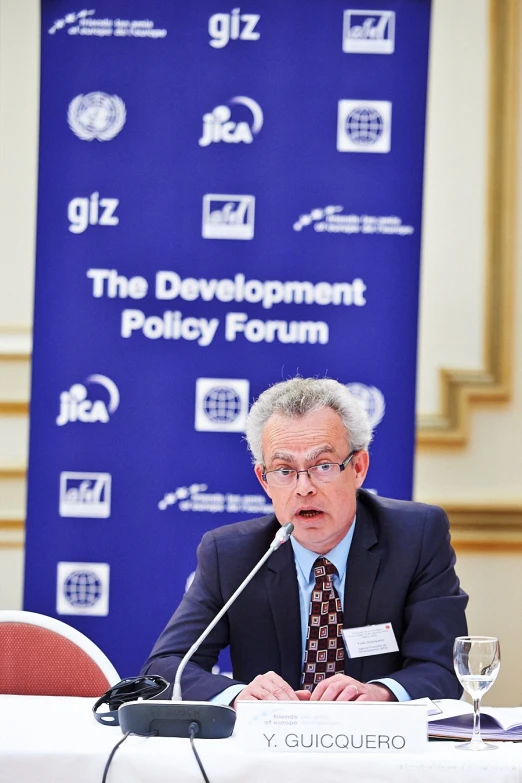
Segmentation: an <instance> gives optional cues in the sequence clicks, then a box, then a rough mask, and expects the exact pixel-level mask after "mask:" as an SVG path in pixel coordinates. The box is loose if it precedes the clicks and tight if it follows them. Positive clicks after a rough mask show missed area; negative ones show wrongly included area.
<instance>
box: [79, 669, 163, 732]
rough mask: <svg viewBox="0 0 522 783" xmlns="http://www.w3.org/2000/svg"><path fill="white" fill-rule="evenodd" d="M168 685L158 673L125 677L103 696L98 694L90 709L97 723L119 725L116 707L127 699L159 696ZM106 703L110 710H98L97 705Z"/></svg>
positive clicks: (134, 699)
mask: <svg viewBox="0 0 522 783" xmlns="http://www.w3.org/2000/svg"><path fill="white" fill-rule="evenodd" d="M168 687H169V683H168V682H167V680H166V679H165V678H164V677H160V676H159V674H149V675H146V676H144V677H127V679H125V680H120V682H117V683H116V685H113V686H112V688H109V690H108V691H105V693H104V694H103V696H100V698H99V699H98V701H97V702H96V704H95V705H94V706H93V708H92V711H93V713H94V717H95V718H96V720H97V721H98V723H105V724H106V725H107V726H119V725H120V721H119V719H118V707H121V705H122V704H125V703H126V702H128V701H137V700H138V699H151V698H152V697H153V696H159V694H160V693H163V691H164V690H166V689H167V688H168ZM102 704H107V705H108V707H109V710H110V711H106V712H98V707H101V706H102Z"/></svg>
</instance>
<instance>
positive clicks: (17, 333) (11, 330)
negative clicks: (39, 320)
mask: <svg viewBox="0 0 522 783" xmlns="http://www.w3.org/2000/svg"><path fill="white" fill-rule="evenodd" d="M32 332H33V328H32V326H31V325H30V324H0V361H3V362H20V361H24V362H29V361H30V360H31V351H30V350H27V349H26V348H24V347H23V346H19V345H17V342H16V338H17V337H18V338H25V339H23V340H22V342H23V343H28V340H29V344H30V341H31V337H32ZM28 335H29V338H28V337H27V336H28ZM2 337H6V338H7V340H2V339H1V338H2ZM13 338H14V340H15V341H14V345H11V346H9V348H6V345H9V343H10V342H11V343H12V340H13Z"/></svg>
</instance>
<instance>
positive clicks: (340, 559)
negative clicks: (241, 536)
mask: <svg viewBox="0 0 522 783" xmlns="http://www.w3.org/2000/svg"><path fill="white" fill-rule="evenodd" d="M355 524H356V519H354V521H353V524H352V526H351V527H350V530H349V531H348V533H347V534H346V535H345V537H344V538H343V539H342V541H340V542H339V543H338V544H337V546H335V547H334V548H333V549H331V550H330V552H328V553H327V554H326V555H319V554H317V553H316V552H311V551H310V550H309V549H305V547H304V546H302V545H301V544H300V543H299V542H298V541H296V540H295V538H293V537H292V538H290V543H291V544H292V548H293V550H294V560H295V567H296V571H297V583H298V587H299V610H300V615H301V650H302V655H301V660H304V653H305V648H306V633H307V630H308V615H309V613H310V600H311V597H312V590H313V587H314V585H315V576H314V570H313V567H314V563H315V561H316V560H317V558H318V557H323V556H324V557H326V558H327V559H328V560H329V561H330V563H332V564H333V565H334V566H335V567H336V569H337V574H338V575H337V574H334V577H333V583H334V587H335V589H336V590H337V593H338V595H339V598H340V599H341V606H342V607H343V611H344V586H345V583H346V565H347V561H348V555H349V553H350V547H351V545H352V539H353V534H354V531H355ZM371 682H380V683H382V684H383V685H385V686H386V687H387V688H388V689H389V690H390V691H391V692H392V693H393V695H394V696H395V697H396V699H397V701H410V699H411V696H410V694H409V693H408V691H407V690H406V689H405V688H404V687H403V686H402V685H401V684H400V683H398V682H397V681H396V680H393V679H392V678H391V677H384V678H382V679H379V680H371ZM244 687H245V686H244V685H231V686H230V688H226V689H225V690H224V691H222V692H221V693H218V694H217V695H216V696H214V698H212V699H210V701H211V702H213V703H214V704H231V702H232V701H233V700H234V699H235V698H236V696H237V695H238V693H240V692H241V691H242V690H243V688H244Z"/></svg>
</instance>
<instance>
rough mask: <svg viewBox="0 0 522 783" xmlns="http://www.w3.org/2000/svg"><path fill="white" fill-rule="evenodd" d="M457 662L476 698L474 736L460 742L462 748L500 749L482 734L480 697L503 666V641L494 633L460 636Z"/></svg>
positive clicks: (463, 681) (460, 675)
mask: <svg viewBox="0 0 522 783" xmlns="http://www.w3.org/2000/svg"><path fill="white" fill-rule="evenodd" d="M453 665H454V666H455V672H456V674H457V677H458V678H459V680H460V683H461V685H462V687H463V688H464V690H465V691H466V692H467V693H469V695H470V696H471V698H472V699H473V734H472V735H471V740H470V741H469V742H465V743H463V744H459V745H457V746H456V747H457V749H458V750H496V749H497V745H492V744H491V743H486V742H484V741H483V740H482V737H481V736H480V700H481V698H482V697H483V695H484V694H485V693H486V691H488V690H489V689H490V688H491V686H492V685H493V683H494V682H495V680H496V679H497V674H498V670H499V668H500V644H499V641H498V639H495V637H494V636H457V638H456V639H455V644H454V645H453Z"/></svg>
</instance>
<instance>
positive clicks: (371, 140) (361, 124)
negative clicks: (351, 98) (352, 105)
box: [346, 106, 384, 146]
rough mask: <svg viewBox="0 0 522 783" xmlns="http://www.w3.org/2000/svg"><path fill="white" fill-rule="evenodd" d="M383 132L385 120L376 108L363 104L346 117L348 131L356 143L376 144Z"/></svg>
mask: <svg viewBox="0 0 522 783" xmlns="http://www.w3.org/2000/svg"><path fill="white" fill-rule="evenodd" d="M383 132H384V120H383V118H382V117H381V115H380V114H379V112H378V111H376V110H375V109H372V108H367V107H362V106H361V107H358V108H356V109H354V110H353V111H352V112H350V114H349V115H348V117H347V118H346V133H347V134H348V136H349V137H350V139H351V141H353V143H354V144H361V145H366V146H370V145H371V144H375V142H376V141H378V140H379V139H380V137H381V136H382V134H383Z"/></svg>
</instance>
